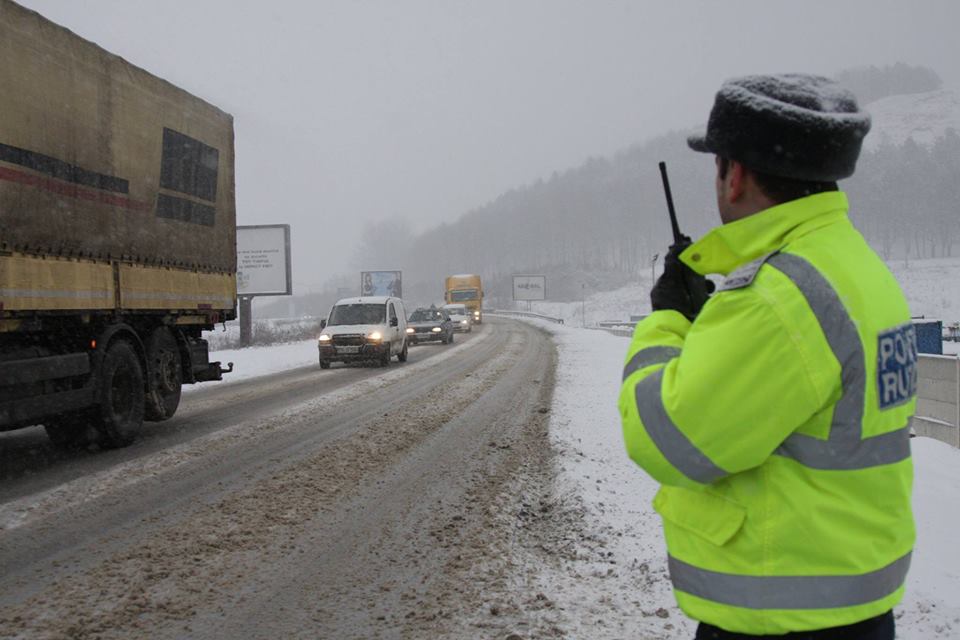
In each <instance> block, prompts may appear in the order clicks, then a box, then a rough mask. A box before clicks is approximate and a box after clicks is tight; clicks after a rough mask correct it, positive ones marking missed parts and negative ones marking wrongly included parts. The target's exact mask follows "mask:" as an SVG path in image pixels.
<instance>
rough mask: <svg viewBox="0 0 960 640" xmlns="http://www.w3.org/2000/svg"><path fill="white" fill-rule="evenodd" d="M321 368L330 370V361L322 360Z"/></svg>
mask: <svg viewBox="0 0 960 640" xmlns="http://www.w3.org/2000/svg"><path fill="white" fill-rule="evenodd" d="M320 368H321V369H329V368H330V361H329V360H321V361H320Z"/></svg>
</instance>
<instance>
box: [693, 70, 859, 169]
mask: <svg viewBox="0 0 960 640" xmlns="http://www.w3.org/2000/svg"><path fill="white" fill-rule="evenodd" d="M868 131H870V116H869V115H868V114H867V113H865V112H863V111H860V109H859V107H858V106H857V98H856V96H854V95H853V93H851V92H850V91H848V90H846V89H844V88H843V87H841V86H840V85H838V84H837V83H836V82H834V81H832V80H830V79H828V78H823V77H820V76H812V75H806V74H801V73H786V74H782V75H772V76H746V77H743V78H733V79H731V80H728V81H726V82H725V83H723V86H722V87H720V91H718V92H717V97H716V100H715V101H714V103H713V109H711V111H710V120H709V122H708V123H707V131H706V134H705V135H701V136H690V137H689V138H688V139H687V144H689V145H690V148H691V149H693V150H694V151H702V152H706V153H714V154H716V155H718V156H721V157H724V158H729V159H731V160H736V161H737V162H740V163H742V164H743V165H744V166H745V167H747V168H748V169H753V170H754V171H758V172H760V173H767V174H771V175H775V176H780V177H783V178H793V179H795V180H806V181H810V182H834V181H836V180H840V179H841V178H846V177H849V176H851V175H853V172H854V169H855V168H856V166H857V158H858V157H859V155H860V146H861V145H862V144H863V138H864V136H866V135H867V132H868Z"/></svg>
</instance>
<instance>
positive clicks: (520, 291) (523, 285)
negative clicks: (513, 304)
mask: <svg viewBox="0 0 960 640" xmlns="http://www.w3.org/2000/svg"><path fill="white" fill-rule="evenodd" d="M513 299H514V300H528V301H529V300H546V299H547V276H531V275H518V276H513Z"/></svg>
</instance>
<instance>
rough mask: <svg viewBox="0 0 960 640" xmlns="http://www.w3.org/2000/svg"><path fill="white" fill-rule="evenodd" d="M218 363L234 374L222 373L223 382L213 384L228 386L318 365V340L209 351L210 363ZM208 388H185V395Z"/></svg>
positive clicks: (197, 386)
mask: <svg viewBox="0 0 960 640" xmlns="http://www.w3.org/2000/svg"><path fill="white" fill-rule="evenodd" d="M217 360H219V361H220V363H221V366H223V367H226V366H227V363H228V362H232V363H233V372H232V373H227V374H224V376H223V380H222V381H221V382H217V383H215V384H230V383H232V382H239V381H241V380H247V379H249V378H256V377H258V376H265V375H269V374H271V373H277V372H278V371H286V370H288V369H296V368H297V367H303V366H306V365H308V364H316V363H317V341H316V340H302V341H300V342H291V343H289V344H275V345H271V346H268V347H247V348H246V349H224V350H221V351H211V352H210V361H211V362H214V361H217ZM203 388H208V385H196V384H192V385H187V386H185V387H184V388H183V390H184V392H185V393H190V392H191V391H196V390H197V389H203Z"/></svg>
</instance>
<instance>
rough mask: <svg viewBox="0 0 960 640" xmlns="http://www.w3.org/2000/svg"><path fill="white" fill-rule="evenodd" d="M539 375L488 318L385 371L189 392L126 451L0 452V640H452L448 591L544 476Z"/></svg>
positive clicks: (539, 346) (506, 327)
mask: <svg viewBox="0 0 960 640" xmlns="http://www.w3.org/2000/svg"><path fill="white" fill-rule="evenodd" d="M458 338H466V336H462V337H461V336H458ZM555 358H556V356H555V348H554V347H553V345H552V342H551V340H550V338H549V336H547V335H546V334H545V333H543V332H541V331H539V330H537V329H535V328H532V327H530V326H527V325H523V324H520V323H515V322H503V321H493V322H490V323H488V324H486V325H484V327H483V328H482V330H481V331H479V332H477V333H475V334H474V335H473V336H472V337H470V338H469V339H462V340H458V343H457V344H456V345H454V346H453V347H437V348H434V347H430V346H426V345H425V346H422V347H418V348H417V349H415V350H413V351H411V360H410V362H409V363H408V364H407V365H405V366H394V367H392V368H391V369H389V370H387V371H384V370H381V369H369V368H351V369H339V370H338V369H336V368H335V369H333V370H331V371H325V372H320V371H318V370H314V369H313V368H301V369H296V370H293V371H290V372H287V373H283V374H279V375H273V376H268V377H264V378H259V379H253V380H249V381H245V382H241V383H237V384H234V385H225V386H223V387H222V388H211V390H209V391H207V392H203V393H197V394H191V396H190V397H188V398H187V399H186V401H185V402H186V404H185V406H184V407H183V409H184V410H183V413H182V415H180V416H178V418H177V419H176V420H173V421H170V422H168V423H161V424H157V425H152V426H150V427H148V429H147V431H146V432H145V433H144V434H143V437H141V438H140V439H139V440H138V442H137V444H136V445H135V446H133V447H131V448H130V449H126V450H123V451H116V452H105V453H99V454H97V455H79V454H78V455H77V456H75V457H73V458H69V459H59V460H51V458H50V456H47V455H45V454H44V453H43V452H44V451H45V448H44V447H45V445H43V444H42V443H41V442H40V438H41V437H42V434H36V433H33V434H31V433H26V434H25V435H19V436H18V437H16V438H9V439H5V440H4V442H3V445H4V450H5V453H4V454H3V455H4V458H3V460H4V472H3V473H4V475H5V476H8V477H6V478H5V479H4V481H3V487H2V489H0V491H2V502H0V527H2V532H0V573H2V575H3V576H4V577H3V583H2V585H0V637H30V638H45V637H49V638H58V637H77V638H85V637H102V638H127V637H137V636H149V637H153V638H163V637H170V638H175V637H197V638H235V637H264V638H266V637H270V638H275V637H310V638H316V637H340V638H347V637H357V638H361V637H364V638H365V637H411V636H421V634H422V633H423V631H424V630H425V629H426V628H431V629H432V631H431V632H430V635H444V634H445V633H449V634H450V637H455V636H456V635H457V633H458V632H457V631H456V626H457V623H456V616H455V612H456V611H458V610H460V611H469V610H471V609H472V608H474V607H475V606H478V605H477V603H476V602H472V601H471V593H470V592H469V590H466V591H465V592H463V593H462V594H456V593H454V592H452V591H451V590H450V588H449V587H450V585H451V584H454V585H456V584H462V581H461V579H460V577H459V576H460V575H461V574H463V575H466V573H469V572H470V571H473V570H475V564H476V562H477V561H478V559H480V558H483V557H485V556H486V555H487V554H488V553H489V550H488V545H489V544H490V543H491V542H492V540H491V537H496V534H495V528H492V527H495V526H497V523H499V522H500V521H501V519H500V518H498V514H499V513H500V511H501V510H502V509H505V508H507V509H512V507H511V505H513V504H519V502H518V501H519V500H521V496H519V495H517V493H516V491H515V489H516V487H517V486H519V485H518V483H517V479H518V476H519V475H521V474H525V473H527V470H528V469H529V468H530V467H531V466H532V467H533V468H534V469H535V470H536V473H535V475H537V474H545V473H546V470H547V469H548V468H549V458H550V456H551V453H550V447H549V446H548V445H547V420H548V408H549V406H550V394H551V391H552V381H553V368H554V363H555ZM17 450H19V452H20V455H17V454H16V451H17ZM11 451H13V453H11ZM24 453H27V455H23V454H24ZM23 458H27V459H29V460H30V462H29V463H26V464H24V463H18V464H19V466H14V467H12V468H11V467H8V465H9V464H10V461H11V460H20V459H23ZM540 465H542V469H543V470H544V471H540V470H539V469H540ZM544 477H546V476H545V475H544ZM524 486H525V487H527V488H529V487H530V486H533V485H531V484H530V483H529V482H524ZM511 526H513V525H512V523H511ZM474 595H477V594H476V593H474ZM451 596H454V597H451Z"/></svg>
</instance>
